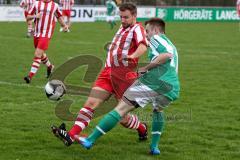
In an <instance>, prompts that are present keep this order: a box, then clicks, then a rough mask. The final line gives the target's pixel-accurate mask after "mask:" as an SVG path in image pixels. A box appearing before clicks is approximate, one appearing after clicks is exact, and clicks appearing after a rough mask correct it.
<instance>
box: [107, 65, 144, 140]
mask: <svg viewBox="0 0 240 160" xmlns="http://www.w3.org/2000/svg"><path fill="white" fill-rule="evenodd" d="M130 70H132V69H130ZM130 70H129V69H126V68H125V69H117V68H114V69H112V73H111V79H112V83H113V86H114V87H113V88H114V93H115V95H116V98H118V99H121V98H122V96H123V94H124V93H125V91H126V90H127V89H128V88H129V87H130V86H131V85H132V83H133V82H134V78H133V79H127V80H126V75H127V73H129V71H130ZM120 124H121V125H122V126H123V127H125V128H128V129H132V130H137V132H138V135H139V140H141V141H142V140H146V139H147V125H146V124H145V123H142V122H141V121H140V120H139V118H138V116H137V115H133V114H127V115H126V116H124V117H123V118H122V120H121V122H120Z"/></svg>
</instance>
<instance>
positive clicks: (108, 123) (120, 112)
mask: <svg viewBox="0 0 240 160" xmlns="http://www.w3.org/2000/svg"><path fill="white" fill-rule="evenodd" d="M134 109H135V107H134V106H132V105H129V104H127V103H126V102H124V101H122V100H121V101H120V102H119V103H118V105H117V107H116V108H115V109H114V110H112V111H111V112H109V113H108V114H107V115H105V116H104V117H103V118H102V119H101V120H100V122H99V123H98V125H97V126H96V128H95V129H94V131H93V132H92V133H91V134H90V135H89V136H88V137H87V138H86V139H85V138H79V141H80V143H81V144H82V146H83V147H85V148H87V149H89V148H91V147H92V145H93V143H95V141H96V140H97V139H98V138H100V137H101V136H102V135H104V134H106V133H107V132H108V131H110V130H111V129H113V128H114V127H115V126H116V125H117V124H118V122H119V121H120V120H121V118H122V117H123V116H125V115H126V114H127V113H128V112H130V111H131V110H134Z"/></svg>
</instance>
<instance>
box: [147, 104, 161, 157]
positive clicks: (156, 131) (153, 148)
mask: <svg viewBox="0 0 240 160" xmlns="http://www.w3.org/2000/svg"><path fill="white" fill-rule="evenodd" d="M164 123H165V121H164V112H163V109H162V108H155V109H154V110H153V115H152V132H151V134H152V140H151V145H150V153H151V154H153V155H157V154H160V150H159V149H158V144H159V142H160V136H161V134H162V132H163V129H164Z"/></svg>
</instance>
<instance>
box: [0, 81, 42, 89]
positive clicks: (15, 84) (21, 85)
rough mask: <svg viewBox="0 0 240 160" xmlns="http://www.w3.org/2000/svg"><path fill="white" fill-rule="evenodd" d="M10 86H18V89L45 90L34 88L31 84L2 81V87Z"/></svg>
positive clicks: (0, 82)
mask: <svg viewBox="0 0 240 160" xmlns="http://www.w3.org/2000/svg"><path fill="white" fill-rule="evenodd" d="M1 84H2V85H9V86H17V87H29V88H40V89H43V88H44V87H43V86H33V85H29V84H22V83H12V82H5V81H0V85H1Z"/></svg>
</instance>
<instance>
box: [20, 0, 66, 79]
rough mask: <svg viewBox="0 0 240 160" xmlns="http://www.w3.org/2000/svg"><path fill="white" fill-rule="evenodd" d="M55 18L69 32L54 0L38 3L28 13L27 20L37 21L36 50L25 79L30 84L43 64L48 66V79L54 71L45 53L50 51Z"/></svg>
mask: <svg viewBox="0 0 240 160" xmlns="http://www.w3.org/2000/svg"><path fill="white" fill-rule="evenodd" d="M55 17H56V18H57V19H58V21H59V23H60V24H61V26H62V27H64V30H65V31H67V29H68V26H67V25H66V24H65V23H64V21H63V18H62V13H61V11H60V10H59V7H58V4H57V3H55V2H53V1H52V0H41V1H36V2H35V3H34V5H33V6H32V8H31V9H30V10H29V11H28V16H27V19H28V20H32V19H35V20H34V22H35V30H34V47H35V49H36V50H35V53H34V59H33V63H32V66H31V70H30V72H29V74H28V76H26V77H24V80H25V81H26V83H30V81H31V79H32V77H33V76H34V75H35V74H36V72H37V70H38V69H39V67H40V64H41V63H43V64H45V65H46V66H47V78H48V77H49V76H50V74H51V72H52V70H53V65H52V64H51V63H50V61H49V59H48V57H47V55H46V53H45V51H46V50H47V49H48V44H49V42H50V39H51V37H52V34H53V31H54V28H55V23H56V22H55Z"/></svg>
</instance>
